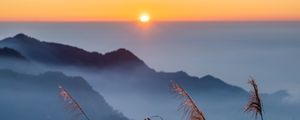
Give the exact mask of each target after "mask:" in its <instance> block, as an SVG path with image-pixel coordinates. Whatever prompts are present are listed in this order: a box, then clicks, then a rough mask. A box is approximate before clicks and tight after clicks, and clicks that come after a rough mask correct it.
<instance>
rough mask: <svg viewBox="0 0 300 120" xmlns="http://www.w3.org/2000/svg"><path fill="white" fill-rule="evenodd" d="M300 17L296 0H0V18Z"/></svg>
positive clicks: (293, 19) (79, 19)
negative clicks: (146, 16) (143, 16)
mask: <svg viewBox="0 0 300 120" xmlns="http://www.w3.org/2000/svg"><path fill="white" fill-rule="evenodd" d="M143 13H147V14H149V15H150V16H151V18H152V20H153V21H253V20H254V21H256V20H266V21H270V20H271V21H277V20H280V21H281V20H287V21H290V20H291V21H295V20H300V1H299V0H1V4H0V15H1V16H0V21H135V20H137V18H138V17H139V16H140V14H143Z"/></svg>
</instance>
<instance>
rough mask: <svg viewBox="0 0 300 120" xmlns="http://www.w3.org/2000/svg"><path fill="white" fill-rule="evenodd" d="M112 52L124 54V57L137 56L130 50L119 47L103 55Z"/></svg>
mask: <svg viewBox="0 0 300 120" xmlns="http://www.w3.org/2000/svg"><path fill="white" fill-rule="evenodd" d="M112 54H119V55H124V56H126V57H134V58H137V57H136V56H135V55H134V54H133V53H132V52H131V51H129V50H127V49H125V48H119V49H118V50H115V51H112V52H108V53H106V54H105V55H112Z"/></svg>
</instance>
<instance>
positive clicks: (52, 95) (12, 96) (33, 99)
mask: <svg viewBox="0 0 300 120" xmlns="http://www.w3.org/2000/svg"><path fill="white" fill-rule="evenodd" d="M58 85H63V86H64V87H65V88H66V89H68V90H69V92H71V94H72V95H73V96H74V97H75V98H76V100H77V101H78V102H79V103H80V104H81V106H82V108H83V109H84V110H85V111H86V113H87V114H88V116H89V117H90V118H91V119H94V120H96V119H102V120H105V119H106V120H108V119H109V120H127V118H125V117H124V116H123V115H122V114H120V113H119V112H117V111H114V110H113V109H112V107H110V106H109V105H108V104H107V103H106V101H105V100H104V98H103V97H102V96H101V95H99V94H98V93H97V92H95V91H94V90H93V89H92V88H91V86H89V85H88V83H86V81H85V80H83V79H82V78H80V77H68V76H65V75H63V74H62V73H58V72H47V73H43V74H40V75H29V74H21V73H16V72H13V71H10V70H0V106H1V107H0V113H1V115H0V119H1V120H20V119H24V120H66V119H70V118H72V117H74V115H75V114H74V113H72V112H71V111H72V110H71V111H70V110H68V109H65V108H66V107H65V104H64V101H63V99H62V98H61V97H60V96H59V95H58V93H59V91H58Z"/></svg>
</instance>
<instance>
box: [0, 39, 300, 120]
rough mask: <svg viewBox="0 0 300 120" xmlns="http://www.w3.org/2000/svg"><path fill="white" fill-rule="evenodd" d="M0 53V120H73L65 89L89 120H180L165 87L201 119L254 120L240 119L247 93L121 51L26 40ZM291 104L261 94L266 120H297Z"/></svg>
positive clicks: (8, 42)
mask: <svg viewBox="0 0 300 120" xmlns="http://www.w3.org/2000/svg"><path fill="white" fill-rule="evenodd" d="M0 48H1V49H0V69H1V70H0V86H1V87H0V93H1V94H0V103H1V105H0V106H1V108H0V111H1V113H4V114H3V115H1V116H0V119H9V120H19V119H31V120H37V119H49V120H54V119H55V120H63V119H68V118H70V117H74V116H73V115H72V114H73V113H72V112H70V111H68V110H65V109H64V105H63V103H64V102H63V100H62V99H61V98H60V97H59V95H58V93H59V92H58V86H59V85H63V86H64V87H65V88H67V89H68V90H69V91H70V92H71V93H72V94H74V97H75V98H76V99H77V100H78V102H79V103H80V104H81V105H82V107H83V109H84V110H85V111H86V112H87V114H88V115H89V116H90V118H91V119H93V120H95V119H107V120H108V119H109V120H126V119H134V120H139V119H144V118H145V117H148V116H153V115H159V116H162V117H163V118H164V119H166V120H171V119H172V120H179V119H182V118H183V115H182V111H178V106H179V105H180V102H181V100H180V99H178V97H177V96H176V95H175V94H174V91H172V88H171V83H170V81H171V80H174V81H176V82H178V83H179V84H181V85H182V86H183V88H185V89H186V91H187V92H188V93H190V95H191V96H192V97H193V99H194V100H195V101H196V103H197V104H198V106H199V108H201V110H203V111H204V113H205V116H206V118H207V119H226V120H241V119H250V118H251V117H253V116H251V115H249V114H245V112H244V107H245V105H246V104H247V101H248V99H249V94H248V90H245V89H242V88H240V87H238V86H233V85H230V84H227V83H225V82H224V81H223V80H221V79H219V78H217V77H215V76H212V75H206V76H203V77H195V76H192V75H189V74H187V73H186V72H184V71H178V72H157V71H155V70H153V69H151V66H147V65H146V64H145V63H144V62H143V60H141V59H139V58H138V57H137V56H135V55H134V53H132V52H130V51H128V50H126V49H124V48H121V49H118V50H115V51H112V52H109V53H105V54H101V53H96V52H88V51H85V50H83V49H80V48H76V47H72V46H68V45H63V44H59V43H47V42H42V41H40V40H37V39H35V38H32V37H29V36H27V35H25V34H18V35H16V36H14V37H9V38H6V39H4V40H2V41H0ZM245 79H247V78H245ZM245 84H247V81H245ZM260 87H263V86H260ZM102 96H103V97H102ZM289 96H290V95H289V94H288V93H287V92H286V91H284V90H281V91H279V90H278V92H276V93H273V94H264V93H263V94H262V99H263V103H264V104H263V105H264V108H265V111H264V112H265V118H267V119H297V118H298V116H296V115H297V113H298V112H300V110H299V108H300V105H299V104H297V103H290V102H288V101H287V100H286V99H287V98H288V97H289ZM283 111H284V112H283ZM12 114H13V115H12ZM123 114H124V115H123ZM216 114H217V115H216Z"/></svg>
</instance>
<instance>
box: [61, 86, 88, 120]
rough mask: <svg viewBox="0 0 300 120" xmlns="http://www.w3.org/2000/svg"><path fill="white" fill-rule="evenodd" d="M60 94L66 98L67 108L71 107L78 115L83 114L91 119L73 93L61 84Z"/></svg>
mask: <svg viewBox="0 0 300 120" xmlns="http://www.w3.org/2000/svg"><path fill="white" fill-rule="evenodd" d="M58 88H59V90H60V91H59V95H60V96H62V97H63V98H64V101H65V103H66V106H67V108H69V109H71V110H72V111H74V112H75V113H76V112H77V114H76V115H82V116H83V117H84V118H85V119H86V120H90V119H89V117H88V116H87V115H86V113H85V112H84V111H83V109H82V108H81V106H80V104H79V103H78V102H77V101H76V100H75V99H74V98H73V97H72V95H71V94H70V93H69V92H68V91H67V90H66V89H65V88H64V87H62V86H61V85H59V87H58Z"/></svg>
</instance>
